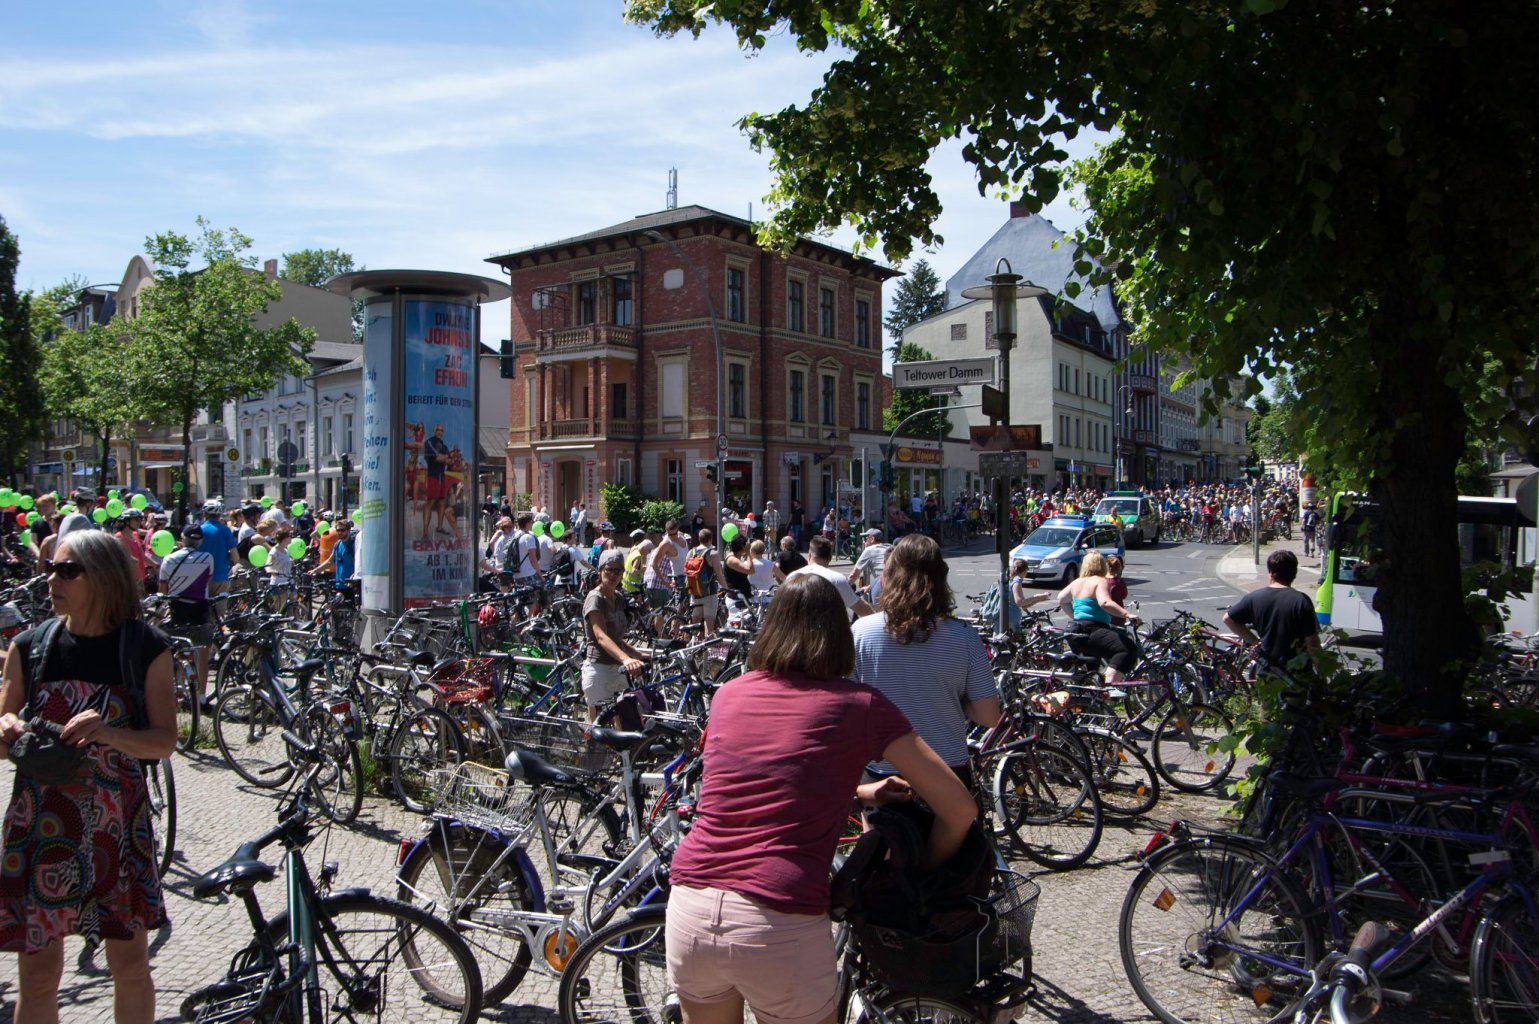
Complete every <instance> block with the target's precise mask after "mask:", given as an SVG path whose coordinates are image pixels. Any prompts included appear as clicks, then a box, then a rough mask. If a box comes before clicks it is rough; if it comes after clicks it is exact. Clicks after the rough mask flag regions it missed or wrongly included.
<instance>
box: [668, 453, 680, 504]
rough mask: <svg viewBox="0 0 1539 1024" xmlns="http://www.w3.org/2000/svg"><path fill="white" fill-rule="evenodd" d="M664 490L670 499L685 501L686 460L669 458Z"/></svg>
mask: <svg viewBox="0 0 1539 1024" xmlns="http://www.w3.org/2000/svg"><path fill="white" fill-rule="evenodd" d="M664 476H665V483H664V490H665V492H666V493H667V495H668V500H669V501H677V502H680V503H683V501H684V462H683V460H681V459H669V460H668V468H667V472H666V473H665V474H664Z"/></svg>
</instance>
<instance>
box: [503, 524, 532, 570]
mask: <svg viewBox="0 0 1539 1024" xmlns="http://www.w3.org/2000/svg"><path fill="white" fill-rule="evenodd" d="M528 536H530V534H527V533H524V532H523V531H522V530H519V531H517V532H515V533H514V534H513V540H512V542H511V543H509V544H508V548H507V550H506V551H505V552H503V555H502V571H503V572H510V573H512V574H513V575H515V576H517V575H519V573H520V570H522V569H523V567H524V538H525V537H528Z"/></svg>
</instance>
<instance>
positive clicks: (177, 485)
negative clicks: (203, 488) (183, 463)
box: [171, 480, 187, 494]
mask: <svg viewBox="0 0 1539 1024" xmlns="http://www.w3.org/2000/svg"><path fill="white" fill-rule="evenodd" d="M186 486H187V485H186V484H184V483H182V482H181V481H180V480H177V481H175V482H173V483H172V484H171V490H172V491H173V492H175V493H177V494H181V493H182V491H183V490H184V489H185V488H186Z"/></svg>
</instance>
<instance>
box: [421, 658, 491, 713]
mask: <svg viewBox="0 0 1539 1024" xmlns="http://www.w3.org/2000/svg"><path fill="white" fill-rule="evenodd" d="M427 683H428V685H429V686H431V687H432V688H433V692H434V693H435V694H437V697H438V700H439V701H440V702H441V703H444V704H468V703H471V702H476V701H488V700H491V699H492V698H493V697H494V696H496V693H497V666H496V663H495V662H494V661H492V660H491V659H490V658H463V659H461V660H459V661H451V662H449V663H448V664H446V665H441V666H439V667H438V668H436V669H434V670H433V674H432V675H430V676H428V678H427Z"/></svg>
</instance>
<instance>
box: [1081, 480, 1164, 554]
mask: <svg viewBox="0 0 1539 1024" xmlns="http://www.w3.org/2000/svg"><path fill="white" fill-rule="evenodd" d="M1090 518H1091V520H1092V521H1094V522H1097V523H1115V524H1117V525H1118V526H1120V527H1122V535H1123V536H1124V537H1125V538H1127V543H1128V546H1129V547H1140V548H1141V547H1143V546H1144V545H1145V544H1148V543H1150V542H1153V543H1155V544H1158V543H1159V542H1160V510H1159V509H1158V508H1157V507H1156V506H1155V504H1154V502H1153V501H1151V500H1150V499H1149V498H1148V497H1147V496H1145V495H1143V494H1141V493H1139V492H1138V491H1112V492H1111V493H1110V494H1108V495H1107V496H1106V497H1104V498H1102V499H1101V501H1100V503H1099V504H1098V505H1096V507H1095V511H1094V512H1093V513H1091V516H1090Z"/></svg>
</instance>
